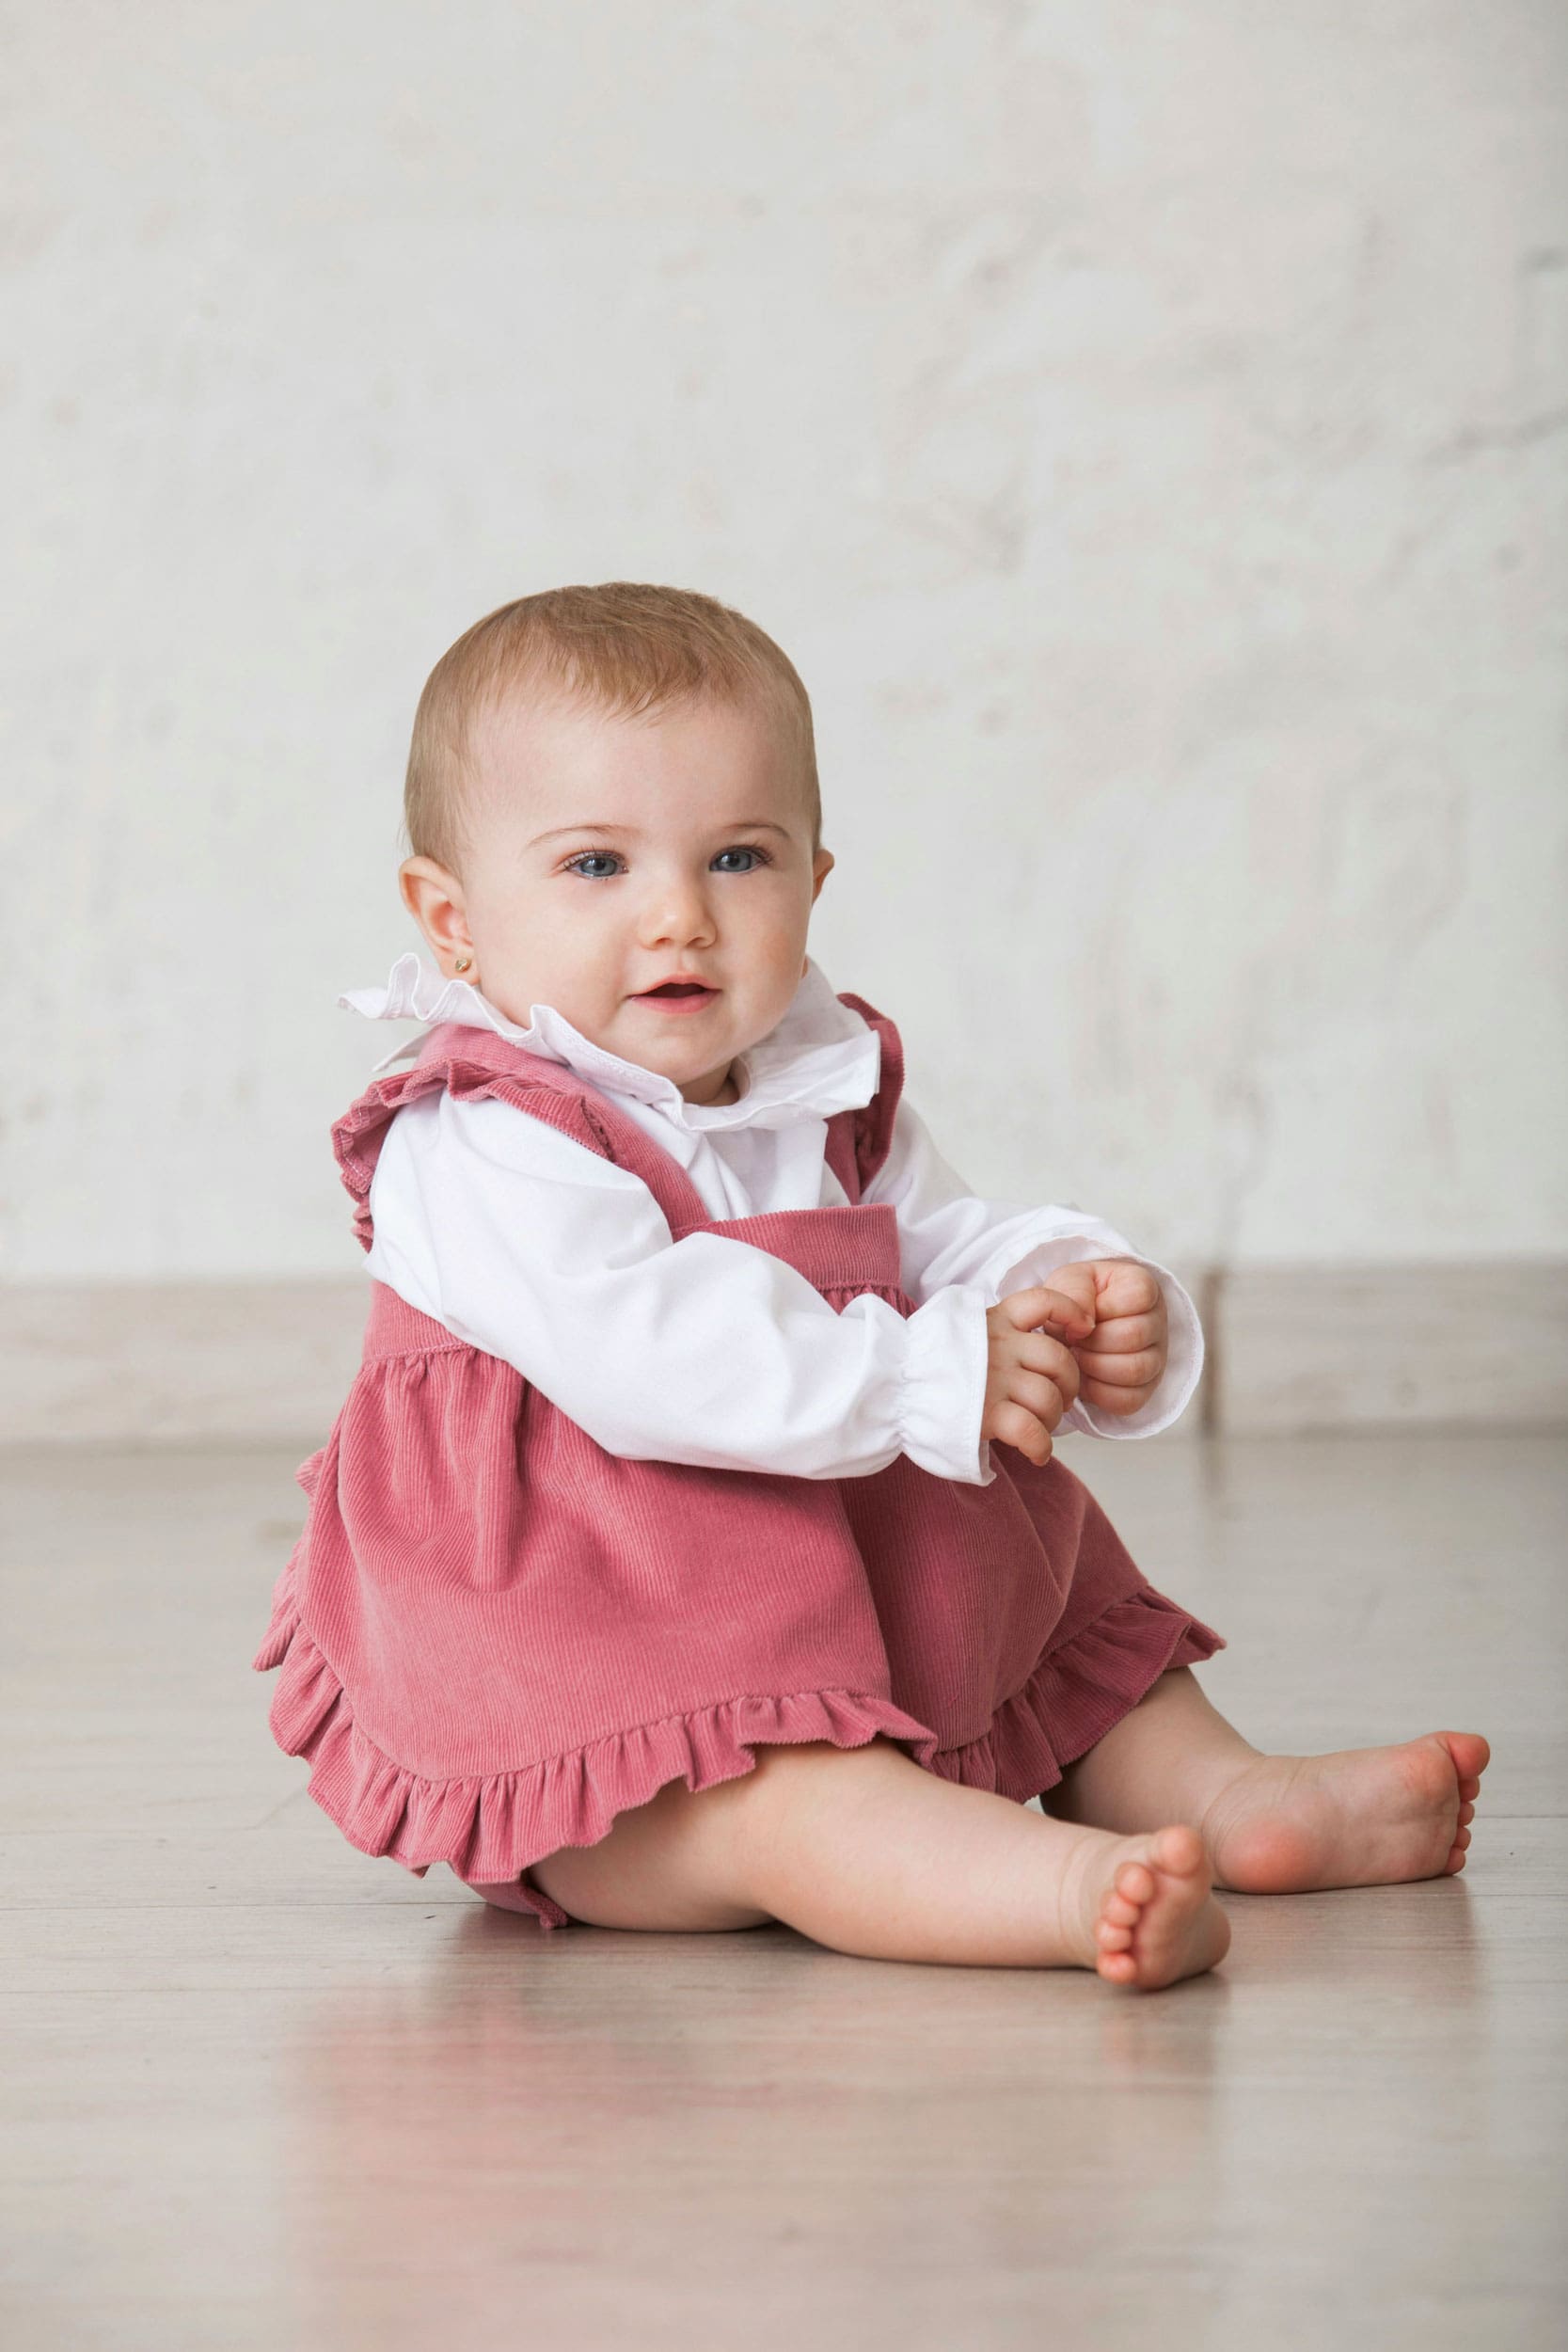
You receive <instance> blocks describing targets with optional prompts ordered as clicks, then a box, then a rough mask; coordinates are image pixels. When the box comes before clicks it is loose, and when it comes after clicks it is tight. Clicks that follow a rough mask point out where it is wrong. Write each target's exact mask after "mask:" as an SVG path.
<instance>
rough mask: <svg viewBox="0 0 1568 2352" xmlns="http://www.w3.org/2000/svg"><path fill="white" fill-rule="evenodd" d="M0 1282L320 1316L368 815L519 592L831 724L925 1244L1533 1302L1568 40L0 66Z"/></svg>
mask: <svg viewBox="0 0 1568 2352" xmlns="http://www.w3.org/2000/svg"><path fill="white" fill-rule="evenodd" d="M0 89H3V92H4V96H3V100H0V103H3V105H4V109H5V113H6V117H7V118H8V119H7V120H6V122H5V124H4V129H5V132H6V134H7V136H6V150H7V153H8V162H7V164H6V167H5V169H6V173H7V178H8V190H7V193H6V199H5V205H4V219H3V226H0V265H3V277H0V313H3V320H4V325H3V330H0V331H3V334H4V338H5V358H4V376H3V390H4V403H5V420H6V423H5V433H4V440H3V452H4V467H5V479H4V483H3V494H4V500H5V507H6V513H7V516H8V521H7V528H6V532H5V549H6V554H5V561H6V564H7V566H8V574H9V583H8V584H9V593H8V630H7V639H6V660H7V664H8V670H9V672H10V673H11V675H10V677H9V681H8V686H9V691H8V697H7V700H8V710H9V719H8V731H7V734H6V738H5V743H6V749H5V777H6V791H7V816H6V830H5V836H4V837H5V842H6V847H7V851H8V854H7V858H6V871H7V882H8V945H9V949H10V985H9V988H8V997H7V1009H6V1021H5V1028H6V1033H7V1041H6V1060H7V1065H8V1073H9V1074H8V1086H7V1088H6V1089H5V1094H4V1104H3V1111H4V1120H5V1130H4V1152H5V1167H4V1212H3V1214H4V1232H3V1238H4V1244H5V1261H4V1262H5V1267H6V1271H7V1274H8V1277H9V1279H13V1280H14V1279H34V1280H38V1279H59V1278H65V1279H71V1278H76V1277H81V1278H88V1277H101V1276H105V1275H110V1274H114V1273H124V1274H127V1275H130V1276H135V1277H156V1276H163V1275H197V1276H205V1275H217V1274H235V1275H245V1274H268V1273H276V1274H279V1275H281V1274H287V1273H308V1272H313V1271H325V1270H328V1269H333V1268H339V1269H342V1270H345V1271H346V1270H347V1269H348V1268H349V1267H350V1266H351V1265H355V1264H357V1263H359V1257H358V1252H357V1251H356V1249H355V1248H354V1245H353V1242H352V1240H351V1237H350V1234H349V1229H348V1219H347V1203H346V1200H344V1197H343V1196H342V1194H341V1191H340V1189H339V1187H338V1185H337V1182H336V1177H335V1172H334V1169H333V1167H332V1162H331V1156H330V1151H329V1148H328V1144H327V1137H326V1128H327V1125H328V1122H329V1121H330V1120H331V1119H332V1118H333V1117H334V1116H335V1115H336V1113H337V1112H338V1111H339V1110H340V1109H341V1108H342V1107H343V1106H344V1104H346V1103H347V1101H348V1100H349V1099H350V1097H351V1096H352V1094H353V1093H354V1092H355V1091H356V1089H357V1087H358V1085H359V1083H360V1082H361V1079H362V1076H363V1073H365V1072H366V1070H367V1069H368V1066H369V1064H370V1062H371V1060H372V1059H373V1058H374V1057H375V1055H376V1054H377V1053H379V1052H382V1051H385V1050H386V1049H387V1047H388V1045H389V1044H390V1043H391V1042H392V1041H393V1039H394V1037H395V1036H396V1035H398V1034H401V1032H392V1031H388V1030H385V1029H378V1030H372V1029H370V1028H368V1027H367V1026H365V1025H363V1024H361V1023H360V1022H359V1021H358V1020H357V1019H356V1017H355V1016H353V1015H350V1014H347V1013H343V1012H340V1011H338V1010H337V1009H335V1008H334V1001H333V1000H334V998H335V996H336V994H337V993H338V991H339V990H340V989H341V988H343V987H345V986H352V985H357V984H361V983H364V982H367V981H373V980H377V979H380V978H381V977H384V975H385V971H386V967H387V965H388V962H389V961H390V960H391V958H392V956H393V955H394V954H395V953H396V952H397V951H398V950H399V949H400V948H402V947H404V946H408V945H412V944H414V937H415V935H414V933H413V931H412V927H411V926H410V925H409V924H408V922H407V919H406V917H405V916H404V914H403V912H402V910H401V907H400V905H399V903H398V900H397V897H396V890H395V882H394V869H395V866H396V863H397V859H398V855H399V838H398V824H399V815H400V810H399V794H400V788H401V774H402V762H403V758H404V751H405V747H406V740H407V731H408V725H409V722H410V719H411V717H412V712H413V707H414V702H415V699H416V697H417V694H418V691H419V689H420V684H421V683H422V681H423V678H424V675H425V674H426V671H427V670H428V668H429V666H430V664H431V663H432V662H433V660H435V659H436V656H437V655H438V654H439V653H440V651H441V650H442V649H443V647H444V646H445V645H446V644H448V643H449V642H450V641H451V638H452V637H453V636H454V635H455V634H456V633H457V632H458V630H460V629H461V628H465V627H466V626H467V624H468V622H470V621H471V620H473V619H475V618H476V617H477V616H478V615H479V614H480V613H481V612H485V611H487V610H488V609H489V608H490V607H491V606H492V605H495V604H497V603H499V602H500V601H502V600H503V599H504V598H506V597H508V596H515V595H518V594H521V593H524V592H525V591H528V590H530V589H534V588H539V587H543V586H547V585H551V584H555V583H558V582H560V581H563V580H599V579H605V578H610V577H616V576H620V577H629V578H634V579H636V578H643V579H655V580H672V581H675V582H679V583H682V584H686V585H690V586H696V587H701V588H705V589H706V590H709V591H711V592H713V593H715V594H718V595H720V596H724V597H726V598H727V599H729V600H731V601H733V602H736V603H738V604H739V605H741V606H742V607H743V608H744V609H745V610H746V611H747V612H751V613H752V614H753V615H754V616H755V618H756V619H758V620H759V621H760V622H761V623H762V624H763V625H764V626H765V627H766V628H768V629H770V630H771V631H772V632H773V633H774V634H775V635H776V636H778V637H779V638H780V640H781V641H782V642H783V644H784V645H785V647H786V648H787V649H788V650H789V652H790V653H791V654H792V656H793V657H794V658H795V660H797V662H798V664H799V666H800V669H801V671H802V673H803V675H804V676H805V678H806V681H807V684H808V686H809V687H810V688H811V690H812V692H813V696H814V700H815V703H816V712H817V719H818V725H819V732H820V745H821V755H822V765H823V782H824V797H825V812H826V837H827V840H828V843H829V846H830V847H831V848H832V849H833V850H834V851H835V852H836V854H837V856H838V859H839V865H838V868H837V870H836V872H835V873H834V874H833V876H832V880H831V881H830V882H829V884H828V886H827V888H826V890H825V892H824V894H823V898H822V900H821V902H820V905H819V909H818V913H817V917H816V925H815V927H814V930H813V935H812V944H813V947H814V951H815V952H816V954H817V956H818V957H819V959H820V960H821V961H822V962H823V963H824V965H825V966H826V968H827V969H828V971H829V972H830V973H831V974H832V977H834V979H835V982H836V984H837V985H838V986H840V987H845V988H849V987H852V988H856V989H859V990H860V991H862V992H863V993H865V994H866V995H868V996H870V997H871V998H872V999H873V1000H875V1001H877V1002H879V1004H881V1005H883V1006H884V1007H885V1008H886V1009H888V1010H890V1011H891V1012H893V1013H894V1015H895V1018H896V1019H897V1020H898V1021H899V1023H900V1025H902V1027H903V1029H904V1031H905V1035H906V1038H907V1040H908V1041H909V1044H910V1049H911V1089H912V1090H913V1091H914V1092H915V1097H916V1099H917V1100H918V1101H920V1102H921V1103H922V1104H923V1105H924V1106H925V1107H926V1108H927V1113H928V1115H929V1116H930V1117H931V1118H932V1119H933V1120H934V1122H935V1124H936V1125H937V1127H938V1129H939V1132H940V1133H941V1134H942V1138H943V1140H944V1141H945V1142H946V1144H947V1145H948V1148H949V1151H950V1154H951V1156H952V1157H954V1158H955V1159H956V1160H957V1162H958V1165H959V1166H960V1167H962V1168H965V1169H966V1171H967V1172H968V1173H969V1174H970V1175H971V1177H972V1178H973V1180H974V1181H975V1182H976V1183H978V1184H983V1185H986V1186H989V1187H990V1188H994V1189H998V1190H1003V1191H1006V1192H1008V1193H1016V1194H1018V1195H1020V1196H1022V1197H1036V1198H1047V1197H1055V1198H1070V1199H1073V1200H1079V1201H1081V1202H1083V1203H1084V1204H1085V1205H1090V1206H1095V1207H1097V1208H1100V1209H1101V1210H1102V1211H1103V1212H1104V1213H1105V1214H1106V1215H1108V1216H1113V1217H1114V1218H1115V1219H1116V1220H1117V1222H1118V1223H1120V1224H1121V1225H1123V1226H1124V1227H1125V1228H1126V1229H1127V1230H1128V1231H1130V1232H1132V1233H1133V1234H1134V1235H1135V1236H1137V1237H1138V1238H1139V1239H1140V1241H1141V1242H1142V1243H1143V1246H1145V1247H1146V1248H1151V1249H1157V1250H1160V1251H1164V1252H1165V1253H1167V1254H1169V1255H1171V1256H1173V1257H1179V1258H1184V1259H1187V1260H1194V1259H1198V1260H1201V1259H1204V1258H1208V1259H1212V1260H1214V1261H1215V1262H1218V1263H1229V1264H1245V1263H1251V1262H1258V1261H1260V1260H1288V1261H1299V1262H1317V1261H1336V1260H1343V1259H1346V1258H1351V1259H1410V1258H1420V1257H1433V1258H1439V1259H1459V1258H1465V1257H1469V1256H1472V1255H1481V1256H1526V1255H1531V1254H1535V1253H1544V1252H1561V1251H1562V1250H1563V1249H1564V1248H1568V1200H1565V1192H1568V1187H1565V1184H1564V1160H1565V1156H1568V1153H1565V1120H1564V1113H1563V1092H1562V1087H1561V1083H1560V1073H1561V1071H1562V1070H1563V1068H1564V1067H1565V1066H1568V1039H1565V1037H1564V1026H1565V1024H1564V988H1563V963H1562V955H1561V949H1560V945H1559V944H1558V942H1559V940H1560V908H1561V903H1562V884H1563V879H1564V876H1563V866H1564V858H1563V847H1564V833H1565V827H1568V795H1565V793H1564V789H1563V785H1564V718H1565V713H1568V673H1565V665H1564V659H1563V651H1562V623H1563V619H1564V614H1565V609H1568V593H1565V590H1568V561H1565V545H1564V542H1565V532H1564V522H1563V518H1564V506H1565V503H1568V501H1565V496H1564V491H1565V483H1568V12H1565V11H1564V10H1563V8H1561V6H1560V5H1559V4H1558V0H1486V5H1485V6H1479V5H1476V0H1379V4H1378V5H1368V4H1367V0H1272V5H1270V6H1267V7H1258V6H1255V5H1253V4H1252V0H1162V5H1160V6H1159V7H1157V8H1156V7H1150V6H1149V5H1148V0H1095V5H1094V6H1092V7H1086V6H1084V5H1082V0H1061V4H1060V5H1033V6H1032V5H1028V0H994V4H993V5H983V4H982V0H950V4H949V5H945V6H942V5H935V4H933V5H930V6H914V5H910V6H902V5H894V4H893V0H882V5H863V6H860V7H857V8H853V9H847V8H844V7H843V6H842V5H840V0H832V5H829V0H804V4H802V5H796V6H792V7H791V8H769V7H764V6H761V5H751V6H740V5H736V0H712V5H706V6H698V5H694V4H693V0H657V5H656V0H611V4H608V5H607V4H605V0H597V4H593V0H556V4H555V5H549V6H538V5H529V4H528V0H522V4H520V5H519V4H516V0H514V4H513V5H502V4H501V0H492V4H491V5H475V4H474V0H467V5H464V4H462V0H458V4H457V5H453V4H452V0H441V5H436V0H422V4H420V0H376V5H374V6H371V5H369V4H368V0H359V4H358V5H344V4H343V0H334V4H333V5H332V6H330V7H327V8H320V7H306V6H304V5H302V0H273V5H272V6H270V7H269V8H266V9H261V8H240V7H235V6H221V5H220V6H217V7H214V8H202V7H197V6H194V5H193V6H182V7H176V6H173V5H169V0H142V5H139V6H137V7H136V8H131V9H126V8H120V7H111V6H106V5H104V4H103V0H79V5H77V6H76V7H74V8H67V9H61V8H54V7H50V6H48V5H46V0H31V4H30V5H24V6H17V5H14V4H13V5H12V6H11V7H9V8H8V9H7V10H6V45H5V56H4V71H3V78H0Z"/></svg>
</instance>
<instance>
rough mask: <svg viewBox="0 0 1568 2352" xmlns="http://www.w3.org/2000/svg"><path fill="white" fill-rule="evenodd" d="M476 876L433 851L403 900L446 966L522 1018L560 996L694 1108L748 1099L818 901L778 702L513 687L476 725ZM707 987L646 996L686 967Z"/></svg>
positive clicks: (411, 876) (818, 863)
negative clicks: (740, 1063)
mask: <svg viewBox="0 0 1568 2352" xmlns="http://www.w3.org/2000/svg"><path fill="white" fill-rule="evenodd" d="M474 755H475V760H476V764H477V766H478V769H479V776H478V780H477V782H476V785H475V787H474V789H473V794H472V799H471V801H470V803H469V806H468V833H469V837H470V841H471V845H472V846H471V850H470V854H469V856H468V858H467V861H466V868H465V873H464V875H463V877H462V879H461V880H459V879H458V878H457V877H456V876H454V875H451V874H450V873H449V872H448V871H447V869H446V868H444V867H442V866H437V865H436V864H435V862H434V861H433V860H431V859H429V858H418V857H416V858H410V859H408V860H407V861H406V862H405V864H404V866H403V867H402V869H401V880H402V885H403V893H404V899H405V901H406V903H407V905H408V907H409V909H410V911H411V913H412V914H414V916H415V919H416V920H417V921H418V922H419V924H420V928H421V930H423V932H424V934H425V936H426V938H427V939H428V940H429V942H430V944H431V946H432V947H433V948H434V949H435V950H436V956H437V959H438V961H439V962H440V966H441V969H442V971H443V972H444V973H446V974H448V975H451V974H452V973H453V971H454V965H455V961H456V959H457V958H458V957H460V956H467V957H470V958H471V959H472V961H471V964H470V968H469V969H468V970H467V972H464V973H462V974H459V975H457V976H456V977H461V978H463V979H466V980H468V981H471V982H472V983H473V985H474V986H475V987H477V988H478V989H479V990H480V991H481V993H483V995H484V996H486V997H487V998H488V999H489V1001H490V1003H491V1004H493V1005H494V1006H495V1007H496V1008H497V1009H498V1010H499V1011H500V1012H503V1013H505V1014H506V1016H507V1017H508V1019H509V1020H512V1021H515V1022H518V1023H519V1024H525V1023H526V1022H527V1020H528V1017H529V1009H530V1007H531V1006H532V1005H535V1004H543V1005H551V1006H553V1007H554V1008H555V1009H556V1011H557V1012H559V1013H562V1015H564V1017H565V1019H566V1020H568V1021H569V1022H570V1023H571V1024H572V1025H573V1027H574V1028H576V1029H578V1030H579V1031H580V1032H581V1034H582V1035H583V1036H584V1037H586V1038H589V1039H591V1040H592V1041H593V1042H594V1044H596V1045H602V1046H604V1047H605V1048H606V1049H607V1050H608V1051H609V1052H610V1053H612V1054H618V1055H620V1056H621V1057H622V1058H623V1059H624V1060H626V1061H631V1062H637V1063H639V1064H641V1067H642V1068H644V1069H647V1070H656V1071H658V1072H660V1073H662V1074H663V1075H664V1076H665V1077H667V1078H669V1079H671V1080H672V1081H673V1083H674V1084H675V1085H676V1086H677V1087H678V1088H679V1089H680V1090H681V1092H682V1094H683V1095H684V1096H685V1097H686V1099H687V1101H688V1102H689V1103H702V1104H713V1103H733V1102H734V1101H736V1097H737V1089H736V1086H735V1084H734V1082H733V1081H732V1080H731V1078H730V1074H729V1073H730V1063H731V1060H732V1058H733V1057H734V1056H735V1055H736V1054H738V1053H742V1052H744V1051H745V1049H746V1048H747V1047H748V1046H749V1045H752V1044H754V1043H755V1042H756V1041H757V1039H758V1038H761V1037H765V1036H766V1035H767V1033H768V1030H769V1029H771V1028H772V1027H773V1025H774V1024H775V1023H776V1022H777V1021H778V1020H779V1019H780V1018H781V1016H782V1015H783V1014H784V1012H785V1011H786V1010H787V1009H788V1007H789V1003H790V999H791V998H792V997H793V995H794V993H795V991H796V989H797V988H798V987H799V986H800V978H801V976H802V974H803V972H804V970H805V963H806V931H807V927H808V925H809V923H810V919H811V910H812V906H813V904H814V902H815V900H816V894H817V892H818V891H819V890H820V889H821V887H822V884H823V882H824V881H825V880H826V879H827V875H828V872H829V869H830V868H831V867H832V863H833V860H832V854H831V853H830V851H828V850H818V851H817V852H816V857H815V858H814V857H813V855H812V848H811V825H810V819H809V815H808V812H807V810H806V808H805V806H804V791H803V788H802V787H801V785H800V780H799V776H798V774H797V772H796V771H795V769H794V767H793V765H792V763H791V761H790V758H789V754H788V749H787V746H786V745H785V744H784V743H783V742H781V741H780V740H779V738H778V733H777V730H776V729H775V728H774V727H772V726H770V725H769V723H768V718H767V715H766V714H765V713H764V712H761V711H757V710H752V709H746V708H732V707H729V706H727V705H723V704H718V705H713V706H711V707H672V708H666V709H664V710H661V711H657V712H653V713H651V714H649V715H647V716H644V717H641V718H637V719H620V718H612V717H610V716H609V715H607V714H606V713H604V712H602V711H598V710H594V709H593V708H591V707H578V706H575V705H572V704H569V703H565V702H561V703H557V702H546V703H540V702H537V701H533V700H529V701H527V702H524V701H523V700H521V699H520V698H513V700H511V701H510V702H508V703H507V704H506V705H504V706H503V707H502V708H501V709H500V710H499V711H497V712H495V713H493V714H490V715H488V716H487V717H486V718H484V719H483V721H482V722H481V723H480V724H479V726H478V727H477V728H476V731H475V744H474ZM683 973H684V974H691V975H694V976H695V977H698V978H700V979H702V980H704V981H705V982H707V983H708V985H709V989H710V992H711V993H708V994H707V995H705V996H702V997H687V998H675V999H673V1000H670V999H664V1000H660V999H659V998H657V997H652V996H650V995H649V994H648V993H647V992H648V991H649V990H650V989H654V988H657V986H658V984H659V982H660V981H663V980H669V979H672V978H673V977H675V975H677V974H683Z"/></svg>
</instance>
